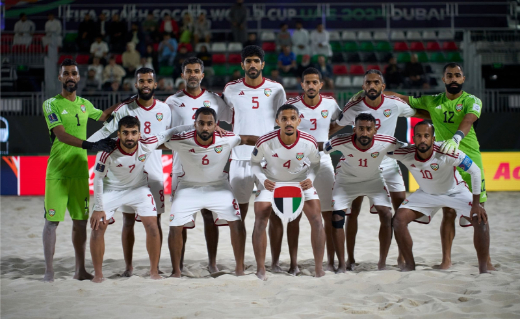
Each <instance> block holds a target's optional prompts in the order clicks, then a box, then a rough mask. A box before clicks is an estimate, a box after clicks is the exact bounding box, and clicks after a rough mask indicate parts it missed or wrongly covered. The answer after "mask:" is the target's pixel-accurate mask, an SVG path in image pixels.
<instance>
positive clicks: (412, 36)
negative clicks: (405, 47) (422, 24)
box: [406, 31, 422, 41]
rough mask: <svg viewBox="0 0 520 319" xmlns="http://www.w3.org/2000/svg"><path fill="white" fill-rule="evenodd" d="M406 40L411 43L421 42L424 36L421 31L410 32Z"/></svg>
mask: <svg viewBox="0 0 520 319" xmlns="http://www.w3.org/2000/svg"><path fill="white" fill-rule="evenodd" d="M406 39H407V40H409V41H421V40H422V36H421V32H419V31H408V32H406Z"/></svg>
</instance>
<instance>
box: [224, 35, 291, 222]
mask: <svg viewBox="0 0 520 319" xmlns="http://www.w3.org/2000/svg"><path fill="white" fill-rule="evenodd" d="M264 55H265V53H264V50H262V48H260V47H259V46H256V45H249V46H246V47H245V48H244V49H243V50H242V63H241V66H242V69H243V70H244V71H245V77H244V78H242V79H239V80H236V81H232V82H229V83H228V84H226V87H225V88H224V92H223V96H224V101H226V103H227V104H228V105H229V106H230V107H231V108H232V110H233V132H234V133H235V134H237V135H242V134H246V135H255V136H261V135H264V134H266V133H268V132H269V131H272V130H273V128H274V127H275V122H274V121H273V119H274V118H275V114H276V110H277V109H278V107H279V106H280V105H283V104H284V102H285V101H286V97H285V91H284V89H283V87H282V85H281V84H280V83H278V82H274V81H271V80H269V79H266V78H264V77H262V70H263V69H264V66H265V62H264ZM252 151H253V147H252V146H248V145H241V146H237V147H235V148H234V149H233V152H232V153H231V159H232V161H231V163H230V167H229V180H230V183H231V187H232V188H233V193H234V194H235V198H236V199H237V200H238V205H239V206H240V213H241V215H242V220H243V221H244V220H245V218H246V215H247V209H248V207H249V199H250V198H251V193H252V192H253V188H254V177H253V173H252V171H251V161H250V160H251V152H252Z"/></svg>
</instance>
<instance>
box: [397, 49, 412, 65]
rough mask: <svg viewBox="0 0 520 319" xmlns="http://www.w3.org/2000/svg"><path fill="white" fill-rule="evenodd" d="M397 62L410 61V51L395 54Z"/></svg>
mask: <svg viewBox="0 0 520 319" xmlns="http://www.w3.org/2000/svg"><path fill="white" fill-rule="evenodd" d="M397 62H398V63H406V62H410V53H408V52H402V53H399V55H398V56H397Z"/></svg>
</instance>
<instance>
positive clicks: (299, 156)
mask: <svg viewBox="0 0 520 319" xmlns="http://www.w3.org/2000/svg"><path fill="white" fill-rule="evenodd" d="M296 159H297V160H299V161H301V160H302V159H303V153H296Z"/></svg>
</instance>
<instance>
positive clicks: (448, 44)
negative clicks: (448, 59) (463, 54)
mask: <svg viewBox="0 0 520 319" xmlns="http://www.w3.org/2000/svg"><path fill="white" fill-rule="evenodd" d="M442 50H443V51H458V50H459V48H458V47H457V44H456V43H455V42H453V41H445V42H444V43H443V44H442Z"/></svg>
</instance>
